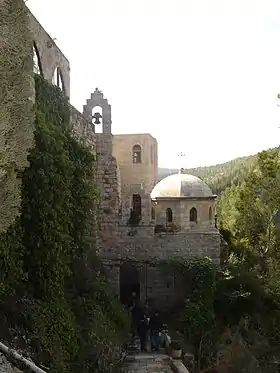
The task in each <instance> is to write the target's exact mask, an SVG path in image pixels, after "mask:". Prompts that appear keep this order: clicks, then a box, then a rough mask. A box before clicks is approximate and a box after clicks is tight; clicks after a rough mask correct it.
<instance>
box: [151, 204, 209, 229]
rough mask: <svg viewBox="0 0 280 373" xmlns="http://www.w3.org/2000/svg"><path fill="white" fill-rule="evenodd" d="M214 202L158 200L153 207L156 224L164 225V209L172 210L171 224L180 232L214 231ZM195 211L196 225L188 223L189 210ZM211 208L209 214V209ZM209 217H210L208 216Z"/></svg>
mask: <svg viewBox="0 0 280 373" xmlns="http://www.w3.org/2000/svg"><path fill="white" fill-rule="evenodd" d="M215 203H216V202H215V200H214V199H213V198H209V199H206V198H205V199H201V198H200V199H195V198H193V199H181V200H180V199H166V200H165V199H158V200H157V203H156V206H155V214H156V224H165V223H166V209H167V208H170V209H171V210H172V222H173V223H174V224H175V225H177V226H178V227H180V229H181V230H184V231H189V230H197V229H204V230H207V229H214V228H215V220H214V210H215ZM193 207H194V208H196V210H197V223H195V222H191V221H190V210H191V209H192V208H193ZM210 207H211V214H210V213H209V212H210V211H209V209H210ZM210 215H211V216H210Z"/></svg>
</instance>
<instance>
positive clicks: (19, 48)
mask: <svg viewBox="0 0 280 373" xmlns="http://www.w3.org/2000/svg"><path fill="white" fill-rule="evenodd" d="M0 19H1V33H0V82H1V89H0V102H1V105H0V205H1V209H0V233H2V232H6V231H7V229H8V228H9V227H10V226H11V224H13V223H14V222H15V219H16V218H17V217H18V216H19V214H20V205H21V178H20V173H21V172H22V171H23V170H24V169H25V167H27V166H28V162H27V156H28V153H29V150H30V148H32V146H33V140H34V138H33V130H34V121H35V115H34V108H33V103H32V100H31V98H32V96H33V92H32V88H33V87H32V75H31V74H32V60H31V51H32V36H31V33H30V29H29V24H28V22H29V20H28V15H27V8H26V6H25V4H24V1H23V0H2V1H1V2H0Z"/></svg>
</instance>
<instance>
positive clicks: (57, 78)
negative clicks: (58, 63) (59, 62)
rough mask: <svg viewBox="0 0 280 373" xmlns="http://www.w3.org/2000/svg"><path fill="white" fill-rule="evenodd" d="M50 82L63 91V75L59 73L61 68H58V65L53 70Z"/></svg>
mask: <svg viewBox="0 0 280 373" xmlns="http://www.w3.org/2000/svg"><path fill="white" fill-rule="evenodd" d="M52 82H53V84H54V85H56V86H57V87H58V88H59V89H61V90H62V92H65V89H64V82H63V77H62V73H61V69H60V67H57V68H56V69H55V70H54V73H53V78H52Z"/></svg>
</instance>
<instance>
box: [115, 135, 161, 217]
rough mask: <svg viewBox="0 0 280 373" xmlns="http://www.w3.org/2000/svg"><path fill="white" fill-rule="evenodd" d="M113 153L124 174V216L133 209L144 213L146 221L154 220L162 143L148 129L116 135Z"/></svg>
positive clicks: (122, 178)
mask: <svg viewBox="0 0 280 373" xmlns="http://www.w3.org/2000/svg"><path fill="white" fill-rule="evenodd" d="M113 156H114V157H115V158H116V160H117V164H118V167H119V170H120V175H121V191H122V202H123V206H122V212H123V218H124V220H126V219H127V218H129V214H130V211H131V209H132V210H135V209H136V210H137V211H138V213H139V214H140V215H141V221H142V224H148V223H149V222H150V221H151V216H150V215H151V201H150V193H151V191H152V189H153V187H154V186H155V185H156V183H157V181H158V143H157V140H156V139H155V138H154V137H153V136H151V135H150V134H148V133H144V134H124V135H114V136H113Z"/></svg>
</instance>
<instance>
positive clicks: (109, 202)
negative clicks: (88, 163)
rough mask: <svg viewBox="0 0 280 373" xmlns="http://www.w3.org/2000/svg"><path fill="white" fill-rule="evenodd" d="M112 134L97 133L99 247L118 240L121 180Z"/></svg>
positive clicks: (101, 248) (111, 244) (112, 244)
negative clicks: (112, 149)
mask: <svg viewBox="0 0 280 373" xmlns="http://www.w3.org/2000/svg"><path fill="white" fill-rule="evenodd" d="M111 144H112V135H111V134H99V133H98V134H96V153H97V185H98V189H99V193H100V195H99V199H100V204H99V214H98V215H99V216H98V221H99V226H98V234H99V240H98V247H99V250H101V251H103V248H104V247H108V248H110V247H112V246H114V243H115V242H116V231H117V225H118V220H119V214H120V208H121V195H120V180H119V176H120V175H119V171H118V167H117V162H116V159H115V158H114V157H113V156H112V154H111V153H110V151H108V149H110V147H111Z"/></svg>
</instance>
